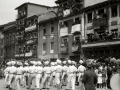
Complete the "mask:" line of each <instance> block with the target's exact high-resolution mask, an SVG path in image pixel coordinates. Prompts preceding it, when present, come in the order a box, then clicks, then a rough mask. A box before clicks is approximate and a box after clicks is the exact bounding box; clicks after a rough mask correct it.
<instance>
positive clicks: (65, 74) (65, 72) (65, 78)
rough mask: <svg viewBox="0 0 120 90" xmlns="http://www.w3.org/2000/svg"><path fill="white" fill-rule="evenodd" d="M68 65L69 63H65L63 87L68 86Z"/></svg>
mask: <svg viewBox="0 0 120 90" xmlns="http://www.w3.org/2000/svg"><path fill="white" fill-rule="evenodd" d="M66 64H67V62H66V61H63V74H62V85H63V86H66V85H67V69H68V66H67V65H66Z"/></svg>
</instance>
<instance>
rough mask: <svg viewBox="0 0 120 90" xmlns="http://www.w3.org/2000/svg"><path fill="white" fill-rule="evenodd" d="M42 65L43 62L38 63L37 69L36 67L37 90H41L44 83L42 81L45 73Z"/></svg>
mask: <svg viewBox="0 0 120 90" xmlns="http://www.w3.org/2000/svg"><path fill="white" fill-rule="evenodd" d="M41 65H42V63H41V61H38V62H37V67H36V70H35V72H36V88H37V90H41V89H42V87H41V86H40V85H41V84H42V83H41V80H42V73H43V67H42V66H41Z"/></svg>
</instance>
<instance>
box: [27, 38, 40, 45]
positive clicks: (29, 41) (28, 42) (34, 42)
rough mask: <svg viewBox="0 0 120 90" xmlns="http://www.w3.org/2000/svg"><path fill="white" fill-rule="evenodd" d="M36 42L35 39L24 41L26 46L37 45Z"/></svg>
mask: <svg viewBox="0 0 120 90" xmlns="http://www.w3.org/2000/svg"><path fill="white" fill-rule="evenodd" d="M37 42H38V39H37V38H33V39H29V40H27V41H26V44H27V45H30V44H37Z"/></svg>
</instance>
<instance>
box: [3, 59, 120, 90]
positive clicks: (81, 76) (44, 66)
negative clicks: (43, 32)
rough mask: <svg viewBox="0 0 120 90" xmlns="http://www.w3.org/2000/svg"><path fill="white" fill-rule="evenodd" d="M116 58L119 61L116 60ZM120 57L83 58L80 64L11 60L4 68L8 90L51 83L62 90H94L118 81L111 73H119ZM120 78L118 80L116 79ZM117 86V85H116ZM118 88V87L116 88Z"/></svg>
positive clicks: (33, 88) (39, 89) (35, 88)
mask: <svg viewBox="0 0 120 90" xmlns="http://www.w3.org/2000/svg"><path fill="white" fill-rule="evenodd" d="M115 61H117V64H116V63H115ZM118 62H119V60H115V58H111V59H110V61H109V62H107V65H106V62H99V61H97V62H96V61H95V60H94V59H89V60H86V62H85V61H83V60H79V64H77V63H76V62H75V61H72V60H67V61H63V62H62V61H61V60H59V59H57V60H56V62H50V60H48V59H46V60H43V61H42V60H41V61H30V62H24V63H23V62H20V61H15V60H13V61H9V62H7V67H6V69H5V70H4V73H5V82H6V88H8V89H9V90H21V87H23V88H26V89H28V90H29V89H30V90H43V89H47V90H50V86H52V87H55V88H56V90H61V89H62V86H65V89H66V90H76V88H75V86H76V84H77V83H78V86H79V90H95V88H104V89H107V88H110V87H111V86H112V84H113V83H115V81H112V82H111V86H110V81H111V80H110V79H111V76H112V75H114V74H115V73H119V71H118V70H119V63H118ZM115 77H116V76H115ZM116 81H117V80H116ZM117 85H118V84H117ZM113 90H115V89H113ZM116 90H118V89H116Z"/></svg>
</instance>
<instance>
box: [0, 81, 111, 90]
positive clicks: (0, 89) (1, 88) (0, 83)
mask: <svg viewBox="0 0 120 90" xmlns="http://www.w3.org/2000/svg"><path fill="white" fill-rule="evenodd" d="M5 86H6V83H5V81H4V80H3V79H2V80H0V90H8V88H5ZM21 90H28V89H25V88H23V87H22V88H21ZM43 90H46V89H43ZM50 90H57V89H56V88H55V87H50ZM62 90H65V87H63V89H62ZM76 90H80V89H79V87H78V86H77V87H76ZM96 90H110V89H96Z"/></svg>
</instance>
